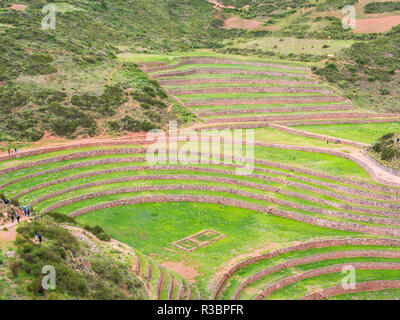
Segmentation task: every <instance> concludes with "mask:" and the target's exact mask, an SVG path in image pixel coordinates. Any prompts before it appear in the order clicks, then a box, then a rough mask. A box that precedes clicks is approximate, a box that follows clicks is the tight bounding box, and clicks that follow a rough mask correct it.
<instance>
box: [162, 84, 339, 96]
mask: <svg viewBox="0 0 400 320" xmlns="http://www.w3.org/2000/svg"><path fill="white" fill-rule="evenodd" d="M259 92H278V93H279V92H281V93H322V94H332V93H333V91H332V90H328V89H323V88H321V87H299V86H293V87H287V86H274V87H262V86H256V87H254V86H252V87H244V86H240V87H210V88H203V89H181V90H178V89H174V90H170V93H171V94H173V95H185V94H210V93H259Z"/></svg>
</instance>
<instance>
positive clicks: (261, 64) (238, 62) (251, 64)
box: [142, 57, 311, 73]
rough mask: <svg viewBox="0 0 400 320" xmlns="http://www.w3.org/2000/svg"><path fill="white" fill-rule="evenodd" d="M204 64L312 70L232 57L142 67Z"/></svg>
mask: <svg viewBox="0 0 400 320" xmlns="http://www.w3.org/2000/svg"><path fill="white" fill-rule="evenodd" d="M204 64H211V65H221V64H223V65H225V66H228V67H230V66H232V65H233V66H236V65H241V66H243V67H245V66H249V67H261V68H280V69H285V70H296V71H297V70H299V71H303V72H304V71H307V72H310V71H311V70H310V69H309V68H307V67H300V66H295V65H290V64H282V63H279V62H265V61H245V60H232V59H222V58H215V57H208V58H207V57H185V58H180V59H176V60H175V61H173V62H172V63H170V64H160V65H159V66H155V67H152V66H150V67H148V66H146V65H143V66H142V68H143V70H144V71H145V72H149V73H152V72H157V71H162V70H171V69H177V68H181V67H185V66H188V65H204Z"/></svg>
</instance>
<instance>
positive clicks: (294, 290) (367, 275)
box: [268, 264, 399, 300]
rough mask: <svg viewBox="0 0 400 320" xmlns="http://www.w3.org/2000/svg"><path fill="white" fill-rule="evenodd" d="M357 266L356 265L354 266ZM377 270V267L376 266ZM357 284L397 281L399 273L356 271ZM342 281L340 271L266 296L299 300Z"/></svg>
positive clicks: (376, 270) (307, 280)
mask: <svg viewBox="0 0 400 320" xmlns="http://www.w3.org/2000/svg"><path fill="white" fill-rule="evenodd" d="M354 265H355V266H357V265H356V264H354ZM377 268H379V266H377ZM356 272H357V283H362V282H366V281H371V280H373V281H378V280H398V279H399V272H398V270H382V269H375V270H363V269H359V270H358V269H357V271H356ZM342 279H343V273H341V272H340V271H339V272H338V273H331V274H326V275H321V276H316V277H312V278H309V279H305V280H302V281H298V282H296V283H295V284H291V285H288V286H286V287H284V288H282V289H280V290H278V291H276V292H274V293H273V294H272V295H270V296H268V299H269V300H276V299H289V300H290V299H300V298H302V297H304V296H306V295H307V294H310V293H312V292H316V291H319V290H320V289H323V288H329V287H331V286H335V285H338V284H341V282H342ZM307 288H313V290H312V291H310V290H307Z"/></svg>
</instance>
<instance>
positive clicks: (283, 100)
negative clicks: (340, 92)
mask: <svg viewBox="0 0 400 320" xmlns="http://www.w3.org/2000/svg"><path fill="white" fill-rule="evenodd" d="M344 101H346V99H344V98H342V97H339V96H316V95H313V96H284V97H267V98H232V99H228V98H220V99H218V98H216V99H196V100H191V101H190V102H186V103H184V106H185V107H196V106H230V105H235V104H249V105H250V104H291V103H324V102H344ZM303 118H304V117H303ZM303 118H300V120H301V119H303Z"/></svg>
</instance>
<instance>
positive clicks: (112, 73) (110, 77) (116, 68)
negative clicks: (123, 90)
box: [107, 63, 122, 87]
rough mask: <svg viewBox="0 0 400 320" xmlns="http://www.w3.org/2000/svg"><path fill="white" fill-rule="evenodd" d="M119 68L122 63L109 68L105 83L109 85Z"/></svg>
mask: <svg viewBox="0 0 400 320" xmlns="http://www.w3.org/2000/svg"><path fill="white" fill-rule="evenodd" d="M121 68H122V63H121V64H120V65H118V66H116V67H115V68H114V69H112V70H111V72H110V75H109V76H108V81H107V84H108V86H109V87H111V84H112V78H113V76H114V73H115V72H117V71H118V70H120V69H121Z"/></svg>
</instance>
